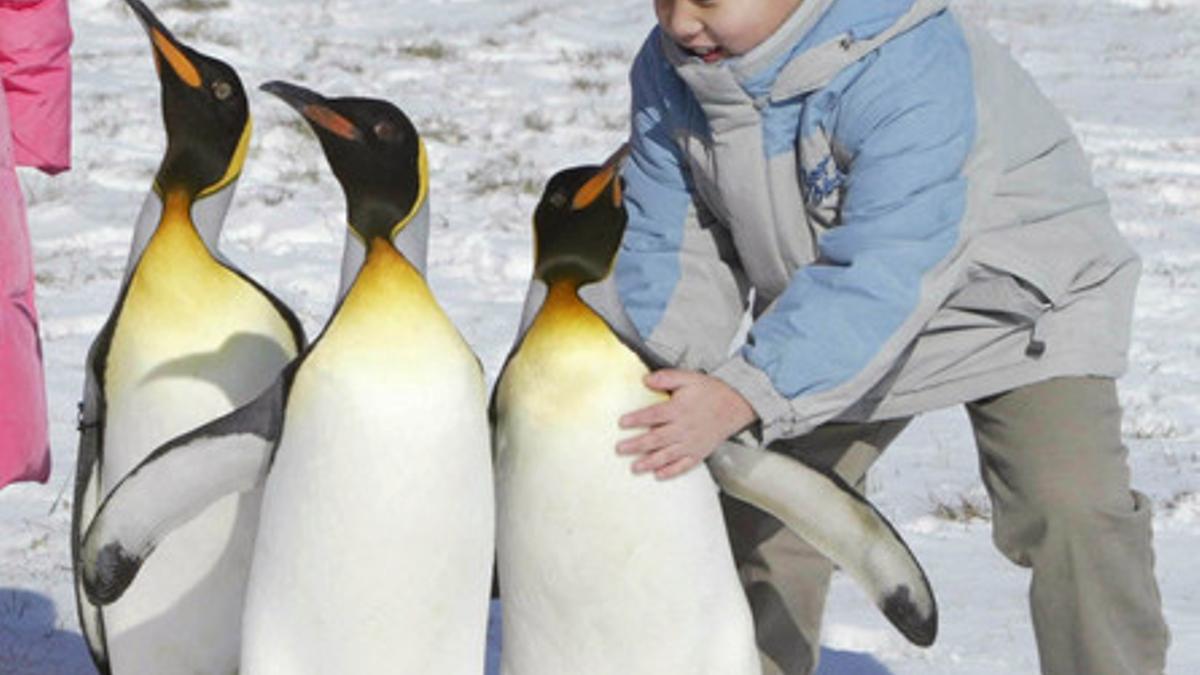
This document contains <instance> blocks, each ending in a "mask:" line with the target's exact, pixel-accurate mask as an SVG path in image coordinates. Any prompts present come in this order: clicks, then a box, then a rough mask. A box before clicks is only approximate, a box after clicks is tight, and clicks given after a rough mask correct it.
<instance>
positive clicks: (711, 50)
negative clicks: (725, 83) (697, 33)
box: [688, 47, 726, 63]
mask: <svg viewBox="0 0 1200 675" xmlns="http://www.w3.org/2000/svg"><path fill="white" fill-rule="evenodd" d="M688 51H689V52H691V54H692V55H693V56H698V57H700V59H701V60H702V61H704V62H705V63H716V62H717V61H720V60H721V59H723V58H725V56H726V54H725V50H724V49H721V48H720V47H701V48H699V49H689V50H688Z"/></svg>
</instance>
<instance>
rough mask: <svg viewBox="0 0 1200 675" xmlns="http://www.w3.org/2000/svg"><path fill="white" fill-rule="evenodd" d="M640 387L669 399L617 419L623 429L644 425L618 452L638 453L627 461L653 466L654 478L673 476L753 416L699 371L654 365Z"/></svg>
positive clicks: (717, 382) (637, 466)
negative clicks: (634, 459)
mask: <svg viewBox="0 0 1200 675" xmlns="http://www.w3.org/2000/svg"><path fill="white" fill-rule="evenodd" d="M646 386H647V387H650V388H651V389H654V390H656V391H661V392H664V393H667V394H670V396H671V399H670V400H668V401H664V402H662V403H657V404H655V405H652V406H648V407H645V408H642V409H640V410H635V411H633V412H631V413H629V414H627V415H625V416H623V417H622V418H621V420H620V424H621V427H622V428H625V429H632V428H639V427H640V428H648V429H649V430H648V431H646V432H645V433H642V434H639V435H637V436H633V437H632V438H627V439H625V440H624V441H621V442H620V443H618V444H617V452H618V453H620V454H623V455H642V457H641V458H640V459H638V460H637V461H636V462H634V464H633V470H634V472H635V473H642V472H645V471H653V472H654V475H655V476H656V477H658V478H659V479H664V478H673V477H675V476H678V475H679V474H681V473H683V472H685V471H687V470H689V469H691V468H692V467H694V466H696V465H698V464H700V462H703V461H704V459H705V458H706V457H708V456H709V455H711V454H712V453H713V451H714V450H716V449H717V446H718V445H720V444H721V442H722V441H724V440H725V439H727V438H729V437H730V436H732V435H734V434H735V433H737V432H739V431H741V430H742V429H744V428H745V427H746V426H747V425H749V424H750V423H752V422H754V420H755V419H757V416H756V415H755V413H754V409H753V408H751V407H750V404H749V403H747V402H746V399H744V398H742V395H741V394H739V393H738V392H737V391H736V390H735V389H734V388H733V387H730V386H729V385H728V384H725V383H724V382H722V381H721V380H718V379H717V378H715V377H712V376H709V375H705V374H703V373H697V372H692V371H688V370H671V369H666V370H659V371H656V372H653V373H651V374H649V375H647V376H646Z"/></svg>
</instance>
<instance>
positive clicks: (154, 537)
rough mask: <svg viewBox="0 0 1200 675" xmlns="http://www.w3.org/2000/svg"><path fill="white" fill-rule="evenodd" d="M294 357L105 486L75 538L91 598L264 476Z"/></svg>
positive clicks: (102, 596) (108, 595)
mask: <svg viewBox="0 0 1200 675" xmlns="http://www.w3.org/2000/svg"><path fill="white" fill-rule="evenodd" d="M301 360H302V359H297V360H296V361H293V363H292V364H290V365H289V366H288V367H287V368H286V369H285V370H284V371H283V373H282V374H281V375H280V376H279V377H278V378H277V379H276V381H275V382H274V384H272V385H271V386H270V387H268V388H267V389H266V390H265V391H264V392H263V393H262V394H260V395H259V396H258V397H257V398H256V399H254V400H253V401H251V402H250V403H247V404H246V405H244V406H242V407H241V408H238V409H237V410H234V411H233V412H231V413H228V414H227V415H224V416H222V417H219V418H217V419H215V420H213V421H212V422H209V423H207V424H205V425H203V426H200V427H198V428H196V429H194V430H192V431H189V432H187V433H185V434H183V435H181V436H179V437H177V438H175V439H173V440H171V441H169V442H167V443H165V444H164V445H162V446H161V447H159V448H158V449H157V450H155V451H154V452H152V453H151V454H150V455H149V456H147V457H146V459H145V460H143V461H142V462H141V463H140V464H138V466H137V467H136V468H135V469H134V470H133V471H131V472H129V474H128V475H127V476H125V478H123V479H122V480H121V482H120V483H118V484H117V486H116V487H115V488H113V490H112V491H111V492H110V493H109V495H108V496H107V497H106V498H105V499H104V501H103V503H102V504H101V505H100V508H99V510H98V511H97V513H96V516H95V518H94V519H92V521H91V524H90V525H89V527H88V529H87V534H86V536H85V537H84V538H83V541H82V543H81V544H80V556H81V563H82V584H83V589H84V591H85V592H86V593H87V597H88V599H89V600H90V601H91V602H92V603H94V604H95V605H97V606H103V605H108V604H111V603H113V602H115V601H116V600H118V599H119V598H120V597H121V595H122V594H123V593H124V592H125V590H126V589H127V588H128V587H129V586H130V584H132V583H133V580H134V578H135V577H136V576H137V573H138V570H139V569H140V568H141V566H142V564H143V563H144V562H145V561H146V559H147V558H148V557H149V556H150V555H151V554H152V553H153V552H154V549H155V547H156V546H157V545H158V543H159V542H160V541H161V540H162V539H163V537H165V536H167V535H168V534H169V533H170V532H171V531H172V530H173V529H175V528H176V527H178V526H179V525H182V524H184V523H186V522H188V521H189V520H190V519H191V518H192V517H194V516H195V515H196V514H198V513H200V512H201V511H203V510H204V509H205V508H206V507H208V506H209V505H210V504H212V503H213V502H214V501H216V500H217V499H219V498H221V497H223V496H225V495H228V494H232V493H234V492H242V491H246V490H250V489H252V488H254V487H256V486H258V485H259V484H260V483H261V482H262V481H263V480H264V478H265V477H266V474H267V471H268V470H269V469H270V466H271V462H272V460H273V459H274V453H275V448H276V445H277V444H278V441H279V435H280V432H281V430H282V429H283V410H284V405H285V403H286V400H287V393H288V391H289V390H290V388H291V382H292V378H293V376H294V374H295V371H296V368H297V366H298V364H299V363H300V361H301Z"/></svg>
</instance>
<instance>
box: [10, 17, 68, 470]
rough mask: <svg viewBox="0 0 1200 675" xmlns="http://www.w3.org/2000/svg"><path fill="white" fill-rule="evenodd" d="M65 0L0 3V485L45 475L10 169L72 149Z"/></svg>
mask: <svg viewBox="0 0 1200 675" xmlns="http://www.w3.org/2000/svg"><path fill="white" fill-rule="evenodd" d="M71 37H72V35H71V27H70V21H69V18H68V15H67V0H0V84H2V85H3V87H2V90H3V95H2V96H0V487H3V486H5V485H7V484H8V483H11V482H14V481H19V480H36V481H41V482H45V481H46V479H47V478H48V477H49V474H50V453H49V444H48V436H47V429H46V423H47V419H46V395H45V384H44V380H43V374H42V358H41V345H40V343H39V341H38V332H37V310H36V309H35V307H34V301H33V300H34V296H33V261H32V254H31V250H30V244H29V230H28V228H27V226H26V223H25V203H24V200H23V198H22V196H21V191H20V184H19V183H18V182H17V175H16V170H15V168H14V167H16V166H32V167H36V168H38V169H41V170H42V171H45V172H46V173H51V174H53V173H58V172H59V171H63V170H65V169H67V168H68V167H69V165H70V154H71V148H70V146H71V62H70V56H69V54H68V51H67V50H68V48H69V47H70V45H71Z"/></svg>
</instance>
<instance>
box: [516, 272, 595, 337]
mask: <svg viewBox="0 0 1200 675" xmlns="http://www.w3.org/2000/svg"><path fill="white" fill-rule="evenodd" d="M582 285H583V284H582V283H581V282H580V281H579V280H578V279H573V278H560V279H557V280H555V281H552V282H548V283H547V291H546V300H545V302H543V303H542V308H541V310H540V311H539V312H538V316H537V318H536V319H534V321H533V325H532V326H530V334H531V335H532V334H534V333H537V332H540V331H541V330H548V331H551V332H553V333H556V334H559V335H562V334H563V332H564V331H566V332H567V333H570V334H593V335H599V334H609V333H611V331H610V330H609V329H608V325H607V324H605V323H604V320H603V319H601V318H600V315H598V314H597V313H596V312H595V310H593V309H592V308H591V307H589V306H588V304H587V303H586V302H584V301H583V299H582V298H580V297H579V288H580V287H581V286H582Z"/></svg>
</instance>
